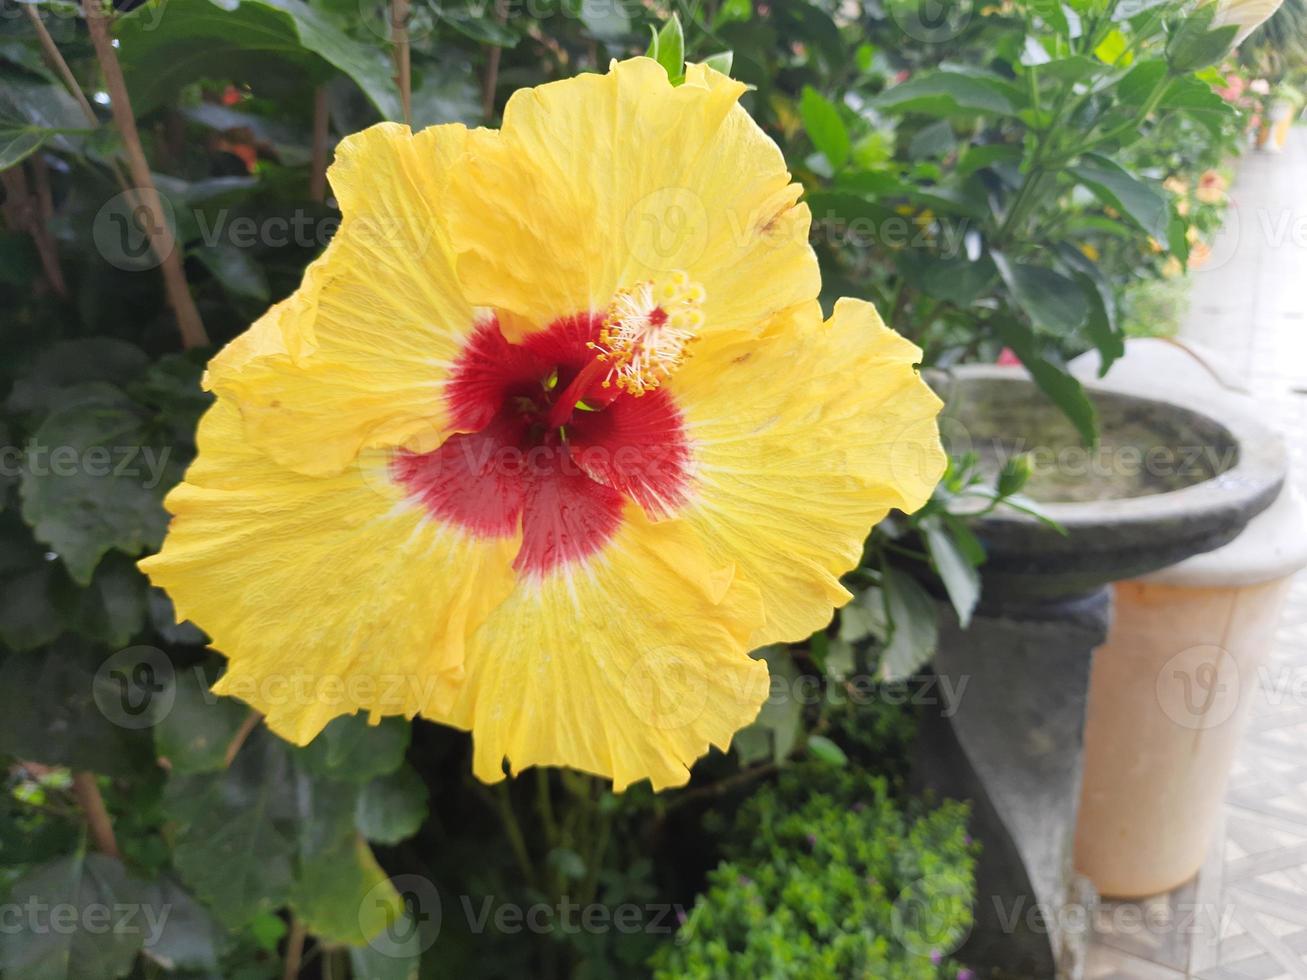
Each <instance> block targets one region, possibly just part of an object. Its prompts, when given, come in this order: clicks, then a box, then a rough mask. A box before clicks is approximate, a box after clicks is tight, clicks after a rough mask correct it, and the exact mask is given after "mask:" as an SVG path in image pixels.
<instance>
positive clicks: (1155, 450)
mask: <svg viewBox="0 0 1307 980" xmlns="http://www.w3.org/2000/svg"><path fill="white" fill-rule="evenodd" d="M932 383H933V384H934V386H935V388H936V390H937V391H938V392H939V394H940V396H941V397H942V398H943V399H944V401H945V403H946V407H945V409H944V413H943V416H942V417H941V429H942V431H943V435H944V441H945V444H946V446H947V447H948V449H949V451H950V452H952V453H954V454H957V453H963V452H967V451H971V452H975V453H976V454H977V456H978V457H979V458H980V460H981V466H982V467H983V468H984V469H986V470H988V471H990V472H991V473H997V472H998V470H999V469H1000V468H1001V467H1002V465H1003V463H1004V462H1005V461H1006V460H1007V459H1009V458H1011V457H1012V456H1014V455H1016V454H1019V453H1029V454H1030V458H1031V462H1032V464H1033V471H1034V473H1033V476H1032V478H1031V480H1030V483H1029V484H1028V485H1027V488H1026V496H1028V497H1029V498H1031V499H1032V500H1034V501H1036V502H1037V503H1038V504H1039V507H1040V509H1041V510H1042V511H1043V512H1044V513H1045V514H1047V515H1048V516H1049V517H1050V518H1052V519H1053V520H1054V521H1056V522H1057V523H1058V524H1060V525H1061V526H1062V528H1063V529H1064V531H1065V534H1062V533H1059V532H1058V531H1056V530H1054V529H1052V528H1050V527H1048V526H1047V525H1046V524H1044V523H1042V522H1040V521H1039V520H1037V519H1036V518H1034V517H1031V516H1029V515H1027V514H1023V513H1020V512H1018V511H1014V510H1011V509H1008V508H1001V509H1000V510H999V511H996V512H995V513H992V514H989V515H987V516H985V517H983V518H979V519H978V521H977V525H976V531H977V533H978V534H979V536H980V537H981V539H982V540H983V541H984V543H985V545H986V547H987V549H988V552H989V560H988V562H987V563H986V565H985V567H984V569H983V573H984V576H985V579H986V582H987V584H988V585H989V586H991V587H993V586H997V587H998V589H999V590H1007V589H1010V590H1012V591H1014V592H1018V593H1023V594H1028V595H1070V594H1075V593H1080V592H1089V591H1092V590H1093V589H1095V588H1097V587H1098V586H1100V585H1103V584H1105V583H1107V582H1113V581H1118V580H1121V579H1127V578H1134V577H1136V576H1139V575H1143V574H1146V573H1148V572H1152V571H1156V570H1157V569H1159V568H1164V567H1166V566H1168V565H1173V564H1175V563H1177V562H1179V561H1182V560H1184V559H1185V558H1188V557H1190V556H1191V555H1195V554H1200V553H1202V552H1205V551H1211V550H1213V549H1215V548H1219V547H1221V546H1222V545H1224V544H1226V543H1228V542H1229V541H1231V540H1232V539H1233V538H1235V537H1236V536H1237V535H1238V534H1239V533H1240V532H1241V531H1242V530H1243V529H1244V527H1246V526H1247V524H1248V522H1249V521H1250V520H1251V519H1252V518H1253V517H1255V516H1256V515H1257V514H1259V513H1261V511H1263V510H1265V509H1266V508H1267V507H1268V506H1270V504H1271V503H1272V502H1273V501H1274V500H1275V498H1276V497H1277V496H1278V495H1279V493H1280V490H1281V489H1282V488H1283V486H1284V481H1285V476H1286V472H1287V467H1288V462H1287V456H1286V453H1285V449H1284V445H1283V442H1282V440H1281V439H1280V438H1279V437H1278V436H1277V435H1276V434H1275V433H1274V432H1272V431H1271V430H1270V429H1268V428H1266V427H1265V426H1264V425H1262V424H1261V423H1260V422H1258V421H1257V420H1256V419H1253V418H1250V417H1248V416H1246V415H1243V414H1235V413H1233V412H1231V411H1230V410H1228V409H1224V408H1223V409H1221V410H1220V411H1219V413H1217V412H1214V413H1213V414H1208V413H1207V412H1205V411H1203V407H1202V405H1201V404H1193V403H1182V402H1179V401H1176V400H1174V399H1173V398H1172V397H1171V396H1170V395H1168V398H1167V400H1165V401H1160V400H1158V401H1154V400H1151V399H1147V398H1141V397H1137V396H1133V395H1127V394H1123V393H1121V392H1116V391H1109V390H1106V389H1102V388H1095V387H1093V386H1092V385H1090V386H1086V391H1087V392H1088V394H1089V397H1090V399H1091V400H1092V401H1093V403H1094V406H1095V408H1096V409H1097V412H1098V419H1099V428H1100V432H1101V441H1100V444H1099V445H1098V446H1097V447H1095V448H1093V449H1090V448H1087V447H1085V446H1084V445H1083V443H1082V442H1081V439H1080V437H1079V435H1078V434H1077V432H1076V430H1075V428H1074V426H1072V424H1071V423H1070V422H1069V421H1068V420H1067V419H1066V417H1065V416H1064V415H1063V414H1062V413H1061V412H1060V411H1059V410H1058V409H1057V407H1056V406H1054V405H1053V404H1052V402H1050V401H1049V400H1048V398H1047V396H1045V395H1044V394H1043V393H1042V392H1041V391H1040V390H1039V389H1038V388H1037V387H1036V385H1035V384H1034V382H1033V381H1031V380H1030V378H1029V376H1028V375H1027V374H1026V373H1025V371H1024V370H1023V369H1021V368H1015V367H998V366H992V367H991V366H968V367H963V368H960V369H956V370H955V371H953V372H951V373H948V374H938V375H936V376H935V377H934V378H933V379H932ZM1218 416H1219V417H1218Z"/></svg>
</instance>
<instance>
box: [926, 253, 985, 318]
mask: <svg viewBox="0 0 1307 980" xmlns="http://www.w3.org/2000/svg"><path fill="white" fill-rule="evenodd" d="M913 276H914V278H915V279H916V280H917V282H918V283H919V284H920V286H921V289H922V291H923V292H925V293H926V294H927V295H928V296H932V297H934V298H935V299H940V300H943V301H944V302H946V303H952V304H953V305H954V306H957V307H958V308H960V309H966V308H967V307H969V306H970V305H971V304H972V303H974V302H975V301H976V300H977V299H978V298H979V297H980V296H981V295H982V294H984V293H986V292H988V291H989V289H990V287H991V286H992V285H993V284H994V281H995V279H996V278H997V276H998V273H997V270H995V268H994V263H993V262H992V261H990V260H989V259H987V258H981V259H980V261H978V262H971V261H969V260H968V259H967V258H965V257H963V256H958V257H956V258H935V257H933V256H926V257H924V258H923V259H922V260H921V262H920V263H919V264H918V265H917V267H916V268H915V269H914V271H913Z"/></svg>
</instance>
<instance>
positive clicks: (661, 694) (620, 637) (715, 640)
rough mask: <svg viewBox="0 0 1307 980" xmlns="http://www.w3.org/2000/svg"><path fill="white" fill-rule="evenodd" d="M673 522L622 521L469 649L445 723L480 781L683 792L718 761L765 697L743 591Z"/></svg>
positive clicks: (752, 601) (750, 607) (512, 601)
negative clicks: (566, 778) (710, 754)
mask: <svg viewBox="0 0 1307 980" xmlns="http://www.w3.org/2000/svg"><path fill="white" fill-rule="evenodd" d="M674 524H675V522H669V523H664V524H660V525H657V527H656V528H655V527H654V526H653V525H650V524H649V523H648V522H647V521H646V519H645V518H644V517H643V515H642V514H641V513H640V511H639V509H638V508H635V507H628V510H627V514H626V516H625V519H624V521H623V524H622V529H621V531H620V532H619V533H618V535H617V537H616V538H615V539H614V540H613V541H612V543H611V544H610V545H609V546H608V547H606V548H605V549H604V550H603V552H602V553H601V554H600V555H598V556H596V557H595V558H593V559H592V560H591V561H589V562H587V563H586V564H585V565H584V566H581V567H578V568H577V569H576V570H575V571H574V572H573V573H572V574H569V575H565V576H564V575H559V576H552V577H550V578H547V579H543V580H537V581H535V582H533V583H532V584H530V585H529V586H527V587H523V588H519V589H517V590H515V591H514V593H513V595H512V596H510V597H509V599H508V600H506V601H505V602H504V603H503V604H502V605H501V606H499V607H498V608H497V609H496V610H495V611H494V612H493V613H492V614H491V615H490V617H489V618H488V619H487V620H486V622H485V623H484V625H483V626H482V627H481V628H480V629H479V630H477V632H476V633H475V634H474V635H473V636H472V638H471V640H469V644H468V650H467V658H466V666H467V675H466V678H465V680H464V682H463V684H462V686H461V689H460V697H459V699H458V701H457V703H456V704H455V705H454V707H453V708H452V710H450V711H449V712H447V713H440V714H437V715H436V716H435V717H436V718H437V720H439V721H444V722H447V723H449V724H452V725H456V726H458V727H460V728H465V729H469V730H471V732H472V739H473V745H474V758H473V769H474V772H475V773H476V775H477V776H478V777H479V778H481V779H483V780H485V781H487V782H497V781H499V780H500V779H502V778H503V775H504V770H503V763H504V760H505V758H507V759H508V760H509V762H510V764H511V766H512V769H513V771H514V772H520V771H521V770H523V769H525V768H527V767H529V766H534V765H563V766H571V767H573V768H577V769H583V770H585V771H587V772H592V773H596V774H598V775H601V776H606V777H610V778H611V779H612V780H613V788H614V790H615V791H619V792H620V791H621V790H622V789H624V788H625V787H626V786H628V785H629V784H630V783H632V782H635V781H637V780H640V779H644V778H646V777H647V778H649V779H650V780H651V781H652V783H653V786H654V788H655V789H662V788H664V787H667V786H679V785H682V784H684V783H685V782H686V781H687V780H688V779H689V775H690V770H689V767H690V766H691V765H692V764H693V762H694V760H695V759H697V758H698V757H699V756H701V755H703V753H704V752H706V751H707V750H708V748H709V746H713V745H715V746H717V747H718V748H720V749H723V750H724V749H726V748H727V747H728V746H729V744H730V741H731V737H732V735H733V734H734V733H735V732H736V731H738V730H739V729H740V728H742V727H744V726H745V725H747V724H749V723H750V722H751V721H752V720H753V719H754V718H755V717H756V716H757V713H758V709H759V708H760V707H761V705H762V703H763V701H764V700H765V699H766V697H767V693H768V680H767V668H766V665H765V664H764V663H762V662H761V661H759V660H754V659H752V658H751V657H750V656H749V655H748V652H747V650H748V647H747V645H746V640H747V638H748V636H749V634H750V633H751V632H752V631H753V630H754V629H755V628H756V625H757V624H758V622H759V621H760V616H761V610H760V608H759V605H758V596H757V592H756V590H755V589H753V588H752V587H750V586H749V585H748V584H747V583H745V582H741V581H738V580H735V579H734V578H733V576H732V573H731V569H730V567H729V566H725V567H723V566H712V565H709V564H706V563H705V562H704V560H703V553H702V549H701V548H700V547H698V546H697V545H695V544H694V543H693V542H691V541H689V540H688V539H687V538H686V536H685V534H684V531H683V530H678V529H677V528H675V527H674Z"/></svg>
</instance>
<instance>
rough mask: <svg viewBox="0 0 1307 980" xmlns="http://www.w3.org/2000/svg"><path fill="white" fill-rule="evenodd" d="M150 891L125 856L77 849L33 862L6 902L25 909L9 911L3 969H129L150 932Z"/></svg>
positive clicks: (38, 978) (40, 976) (72, 977)
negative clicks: (131, 873)
mask: <svg viewBox="0 0 1307 980" xmlns="http://www.w3.org/2000/svg"><path fill="white" fill-rule="evenodd" d="M144 898H145V892H144V889H143V886H142V885H141V883H139V882H136V881H133V880H132V879H131V878H129V877H128V876H127V872H126V870H125V869H124V868H123V865H122V862H121V861H119V860H118V859H117V858H112V857H107V856H106V855H103V854H87V853H85V852H84V851H79V852H78V853H76V854H73V855H70V856H68V857H65V858H60V859H59V860H57V861H53V862H51V863H49V864H44V865H41V866H40V867H37V868H34V869H32V870H31V871H29V872H28V873H27V874H25V875H24V876H23V877H22V878H20V879H19V880H18V881H16V882H15V883H14V885H13V887H12V888H11V889H10V891H9V897H8V903H7V904H6V905H5V908H6V909H7V910H10V911H17V912H19V914H18V915H12V916H9V917H8V919H9V920H10V921H7V922H6V928H5V934H4V935H3V936H2V937H0V939H3V944H0V965H3V967H4V974H5V976H7V977H11V978H13V980H86V978H90V977H95V978H97V980H99V978H103V980H112V978H115V977H122V976H126V975H127V974H128V973H129V972H130V971H131V969H132V964H133V962H135V960H136V953H137V951H138V950H139V949H140V948H141V945H142V943H143V942H144V941H145V939H146V933H145V929H146V917H145V916H144V915H142V914H141V912H142V908H143V899H144ZM23 910H30V911H23ZM15 923H16V924H17V926H18V928H17V930H16V931H11V929H13V925H14V924H15Z"/></svg>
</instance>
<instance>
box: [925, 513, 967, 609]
mask: <svg viewBox="0 0 1307 980" xmlns="http://www.w3.org/2000/svg"><path fill="white" fill-rule="evenodd" d="M921 528H922V530H923V531H925V533H926V546H927V547H928V548H929V549H930V559H931V562H932V563H933V564H934V566H935V571H936V572H938V573H939V577H940V580H941V581H942V582H943V583H944V589H945V591H946V592H948V597H949V601H950V602H952V603H953V608H954V609H955V610H956V611H957V614H958V622H959V623H961V624H962V628H963V629H966V628H967V627H968V626H969V625H970V624H971V614H972V613H973V612H975V610H976V603H977V602H979V601H980V572H978V571H977V570H976V566H975V565H973V564H972V563H971V561H970V560H969V559H968V558H967V556H966V555H965V554H964V553H963V550H962V548H961V547H960V546H959V545H958V544H957V542H955V541H954V540H953V535H952V534H951V533H950V531H949V529H947V528H946V527H945V526H944V525H943V524H942V523H940V522H939V520H937V519H935V518H930V519H927V520H925V521H922V522H921Z"/></svg>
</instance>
